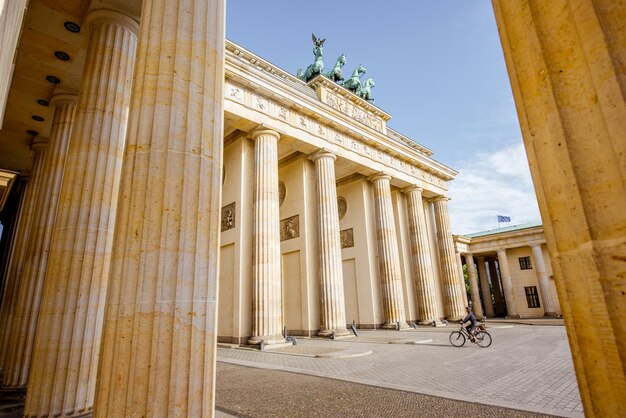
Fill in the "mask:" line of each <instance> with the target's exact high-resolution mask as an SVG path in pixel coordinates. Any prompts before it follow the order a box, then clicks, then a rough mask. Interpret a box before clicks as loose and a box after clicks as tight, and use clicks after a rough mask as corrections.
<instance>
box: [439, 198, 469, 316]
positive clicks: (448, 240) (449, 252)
mask: <svg viewBox="0 0 626 418" xmlns="http://www.w3.org/2000/svg"><path fill="white" fill-rule="evenodd" d="M432 202H433V206H434V208H435V224H436V225H437V244H438V245H439V257H440V258H439V263H440V266H441V281H442V290H443V301H444V306H445V313H446V317H447V318H448V320H451V321H456V320H459V319H462V318H463V317H464V314H465V310H464V300H463V293H465V288H464V287H463V288H462V287H461V278H460V277H459V273H458V262H457V260H456V255H455V251H454V242H453V240H452V232H451V230H450V216H449V215H448V198H447V197H444V196H439V197H437V198H435V199H433V200H432Z"/></svg>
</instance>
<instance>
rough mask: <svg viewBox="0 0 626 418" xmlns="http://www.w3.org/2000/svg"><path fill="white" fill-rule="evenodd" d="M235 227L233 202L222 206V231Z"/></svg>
mask: <svg viewBox="0 0 626 418" xmlns="http://www.w3.org/2000/svg"><path fill="white" fill-rule="evenodd" d="M234 227H235V202H233V203H231V204H230V205H226V206H224V207H223V208H222V232H224V231H228V230H229V229H233V228H234Z"/></svg>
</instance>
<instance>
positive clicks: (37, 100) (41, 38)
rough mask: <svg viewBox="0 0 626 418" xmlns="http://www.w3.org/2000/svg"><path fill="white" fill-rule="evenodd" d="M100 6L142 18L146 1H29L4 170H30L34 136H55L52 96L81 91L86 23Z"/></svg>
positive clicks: (1, 149) (2, 150) (4, 132)
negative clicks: (86, 18) (51, 104)
mask: <svg viewBox="0 0 626 418" xmlns="http://www.w3.org/2000/svg"><path fill="white" fill-rule="evenodd" d="M96 8H107V9H114V10H120V11H123V12H125V13H126V14H128V15H130V16H133V17H135V18H136V19H137V20H138V19H139V15H140V9H141V0H30V1H29V2H28V8H27V10H26V14H25V17H24V25H23V28H22V33H21V36H20V40H19V43H18V48H17V52H16V55H15V58H14V63H15V68H14V71H13V79H12V82H11V88H10V91H9V97H8V100H7V105H6V112H5V115H4V120H3V123H2V129H1V130H0V167H2V168H4V169H9V170H14V171H21V172H28V171H29V170H30V166H31V164H32V153H31V151H30V145H31V142H32V140H33V138H34V137H35V136H37V135H39V136H41V137H44V138H47V137H48V135H49V134H50V126H51V123H52V116H53V108H52V106H49V105H48V103H49V102H50V99H51V97H52V96H53V94H55V93H77V92H78V90H79V86H80V78H81V73H82V69H83V65H84V61H85V51H86V43H87V37H86V30H85V28H84V27H83V23H84V20H85V16H86V14H87V12H88V11H89V10H92V9H96ZM66 22H71V23H66ZM77 29H78V32H76V30H77Z"/></svg>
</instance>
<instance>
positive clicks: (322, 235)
mask: <svg viewBox="0 0 626 418" xmlns="http://www.w3.org/2000/svg"><path fill="white" fill-rule="evenodd" d="M336 159H337V157H336V156H335V155H334V154H332V153H330V152H327V151H320V152H318V153H316V154H314V155H312V156H311V160H313V161H314V162H315V171H316V174H317V219H318V231H319V253H320V258H319V260H320V302H321V306H320V332H319V335H322V336H330V335H332V334H333V332H334V333H335V335H348V334H349V332H348V330H347V329H346V306H345V298H344V293H343V269H342V260H341V242H340V237H339V212H338V210H337V185H336V181H335V160H336Z"/></svg>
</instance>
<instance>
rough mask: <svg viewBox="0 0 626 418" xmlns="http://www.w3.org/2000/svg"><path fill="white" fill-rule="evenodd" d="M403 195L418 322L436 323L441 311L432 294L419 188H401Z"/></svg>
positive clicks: (428, 255) (430, 262)
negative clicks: (407, 221)
mask: <svg viewBox="0 0 626 418" xmlns="http://www.w3.org/2000/svg"><path fill="white" fill-rule="evenodd" d="M403 191H404V194H405V195H406V197H407V212H408V218H409V237H410V241H411V260H412V264H413V274H414V275H415V289H416V290H417V312H418V319H419V324H422V325H426V324H431V323H433V321H434V322H435V323H440V322H441V321H440V319H441V312H440V311H439V305H438V304H437V298H436V293H435V273H434V269H433V261H432V255H431V249H430V241H429V240H428V235H427V229H426V216H425V215H424V202H423V201H422V188H421V187H417V186H412V187H408V188H406V189H404V190H403Z"/></svg>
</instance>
